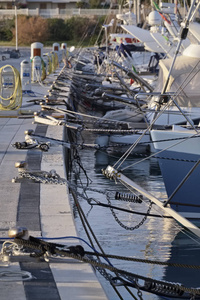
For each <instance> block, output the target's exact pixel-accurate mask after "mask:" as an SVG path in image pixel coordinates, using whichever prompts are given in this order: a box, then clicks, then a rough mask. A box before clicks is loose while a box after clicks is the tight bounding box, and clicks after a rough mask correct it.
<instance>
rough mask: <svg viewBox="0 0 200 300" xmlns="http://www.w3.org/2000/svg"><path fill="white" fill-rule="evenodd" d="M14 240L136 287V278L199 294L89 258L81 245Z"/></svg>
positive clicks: (199, 292) (198, 293)
mask: <svg viewBox="0 0 200 300" xmlns="http://www.w3.org/2000/svg"><path fill="white" fill-rule="evenodd" d="M14 242H15V243H16V244H17V245H19V246H24V247H26V248H29V249H32V250H33V249H36V250H39V251H40V252H41V255H44V254H46V257H48V256H52V257H58V256H59V257H63V258H64V257H71V258H74V259H77V260H79V261H82V262H85V263H89V264H91V265H92V266H94V267H95V268H96V267H100V268H103V269H105V270H110V271H111V272H114V273H115V274H116V273H117V274H120V275H121V276H122V277H124V278H127V279H128V280H129V283H130V284H131V283H134V285H136V287H137V281H138V279H141V280H144V281H145V282H146V283H150V284H152V285H153V286H155V288H156V289H157V288H159V287H161V288H162V287H163V286H166V288H167V289H168V288H172V289H173V290H174V291H175V292H176V291H178V292H179V291H183V292H188V293H191V296H192V295H193V296H195V295H200V289H196V288H187V287H185V286H182V285H180V284H177V283H171V282H163V281H160V280H156V279H153V278H150V277H144V276H142V275H138V274H133V273H130V272H128V271H124V270H120V269H117V268H116V267H114V266H112V265H110V264H105V263H102V262H100V261H99V260H98V259H94V258H92V259H91V258H89V256H87V255H86V253H85V254H84V249H83V248H82V246H76V247H68V248H67V249H66V248H63V249H62V247H63V246H62V245H60V247H59V245H57V244H56V245H54V244H52V243H47V242H44V241H41V242H40V240H38V242H35V238H34V240H33V241H29V240H24V239H20V238H16V239H15V240H14ZM77 247H78V250H79V248H81V252H80V251H78V252H77ZM73 249H75V252H73ZM36 256H37V257H39V256H40V253H38V252H37V251H36ZM107 278H108V280H109V279H110V276H108V277H107ZM149 292H151V291H150V290H149ZM139 293H140V291H139ZM138 296H139V295H138ZM140 296H141V295H140Z"/></svg>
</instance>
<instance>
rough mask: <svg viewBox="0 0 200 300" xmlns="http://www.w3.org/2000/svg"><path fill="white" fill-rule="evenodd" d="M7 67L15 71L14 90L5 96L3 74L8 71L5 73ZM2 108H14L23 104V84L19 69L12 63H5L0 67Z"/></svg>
mask: <svg viewBox="0 0 200 300" xmlns="http://www.w3.org/2000/svg"><path fill="white" fill-rule="evenodd" d="M5 68H10V69H11V71H12V72H13V77H14V82H13V86H14V90H13V93H12V95H11V96H9V97H7V98H5V97H3V92H4V88H5V87H4V86H3V76H6V73H4V74H3V71H4V69H5ZM0 83H1V85H0V101H1V102H0V110H14V109H18V108H20V107H21V105H22V85H21V78H20V74H19V71H18V70H17V69H16V68H14V67H13V66H11V65H5V66H3V67H1V68H0Z"/></svg>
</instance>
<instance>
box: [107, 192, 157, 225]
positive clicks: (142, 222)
mask: <svg viewBox="0 0 200 300" xmlns="http://www.w3.org/2000/svg"><path fill="white" fill-rule="evenodd" d="M106 196H107V201H108V203H109V205H111V202H110V198H109V195H108V194H107V195H106ZM152 205H153V202H150V203H149V208H148V210H147V213H146V215H145V216H144V218H143V219H142V220H141V221H140V222H139V223H138V224H137V225H135V226H132V227H129V226H126V225H124V224H123V223H122V222H121V221H120V220H119V218H118V217H117V215H116V213H115V211H114V209H113V208H112V207H110V210H111V213H112V215H113V217H114V218H115V220H116V222H117V223H118V224H119V225H120V226H121V227H122V228H124V229H126V230H135V229H138V228H140V227H141V226H142V225H143V224H144V222H145V221H146V219H147V215H148V214H149V213H150V211H151V208H152Z"/></svg>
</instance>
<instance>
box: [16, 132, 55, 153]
mask: <svg viewBox="0 0 200 300" xmlns="http://www.w3.org/2000/svg"><path fill="white" fill-rule="evenodd" d="M32 132H33V131H32V130H31V131H25V141H24V142H15V143H14V144H12V146H13V147H15V148H16V149H20V150H29V149H34V148H37V149H39V150H41V151H45V152H47V151H48V150H49V148H50V143H49V142H41V141H38V140H37V139H35V138H31V137H30V134H31V133H32Z"/></svg>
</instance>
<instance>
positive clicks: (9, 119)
mask: <svg viewBox="0 0 200 300" xmlns="http://www.w3.org/2000/svg"><path fill="white" fill-rule="evenodd" d="M4 63H5V62H4ZM6 64H12V61H11V60H10V61H9V60H8V61H6ZM1 65H2V62H1ZM62 67H63V66H62V64H61V67H60V69H58V70H57V72H58V73H57V74H59V72H60V71H61V68H62ZM55 77H56V74H54V75H52V77H50V78H49V79H47V82H46V84H44V85H40V84H39V83H38V84H34V85H32V91H33V92H37V93H39V94H40V98H43V96H42V95H46V94H48V89H49V86H50V84H51V81H53V80H55ZM30 99H31V97H30V96H28V95H24V97H23V103H22V107H21V108H20V109H18V110H17V111H15V110H13V111H0V174H1V176H0V193H1V197H0V208H1V209H0V238H1V240H0V241H1V244H0V245H1V246H2V243H3V242H4V239H6V238H7V237H8V230H9V229H10V228H12V227H15V226H22V227H26V228H27V229H28V232H29V235H31V236H34V237H46V238H53V237H54V238H56V237H57V238H60V237H63V239H60V240H59V241H58V240H55V242H56V243H60V244H64V245H69V246H70V245H77V244H80V242H79V241H78V240H75V239H65V238H64V237H66V236H75V237H76V236H78V235H77V231H76V226H75V223H74V218H73V213H72V209H71V205H70V199H69V191H68V187H67V185H58V184H41V183H35V182H33V181H31V180H29V179H27V178H23V179H18V178H19V176H18V175H19V174H18V169H17V168H16V167H15V163H16V162H21V161H26V162H27V168H28V169H29V170H37V171H38V170H42V171H50V170H52V169H54V170H56V173H57V174H59V176H60V177H61V178H66V174H65V166H64V163H63V148H62V146H60V145H53V146H50V148H49V150H48V152H42V151H40V150H39V149H29V150H24V149H16V148H15V147H13V146H12V145H13V144H14V143H15V142H23V141H24V137H25V134H24V132H25V131H26V130H28V129H33V130H34V132H35V133H37V134H38V135H42V136H48V137H54V138H55V137H56V138H57V139H62V138H63V127H62V126H47V125H43V124H33V121H34V118H33V114H34V112H39V111H40V110H41V107H40V105H38V104H34V103H32V104H29V106H27V100H30ZM33 99H34V98H33ZM13 179H14V180H13ZM6 241H8V242H10V240H6ZM51 242H52V240H51ZM53 242H54V240H53ZM83 246H84V245H83ZM21 271H23V272H24V271H26V272H28V274H30V276H31V278H30V279H28V280H23V279H22V276H21V274H20V272H21ZM5 272H8V273H6V274H9V275H7V276H5ZM16 272H19V274H18V273H16ZM16 274H18V276H17V275H16ZM0 289H1V295H0V300H12V299H15V300H36V299H37V300H47V299H48V300H66V299H68V300H82V299H95V300H104V299H105V300H106V299H107V296H106V294H105V292H104V290H103V288H102V286H101V285H100V283H99V282H98V280H97V278H96V275H95V273H94V271H93V269H92V267H91V266H90V265H89V264H85V263H82V262H79V261H77V260H74V259H71V258H58V259H57V258H53V259H50V261H49V262H46V261H44V260H42V259H40V260H37V259H30V258H29V257H28V256H26V255H25V256H24V259H21V255H20V256H19V259H18V258H17V257H15V260H12V259H11V261H10V263H9V264H7V263H6V262H3V261H1V260H0Z"/></svg>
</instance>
